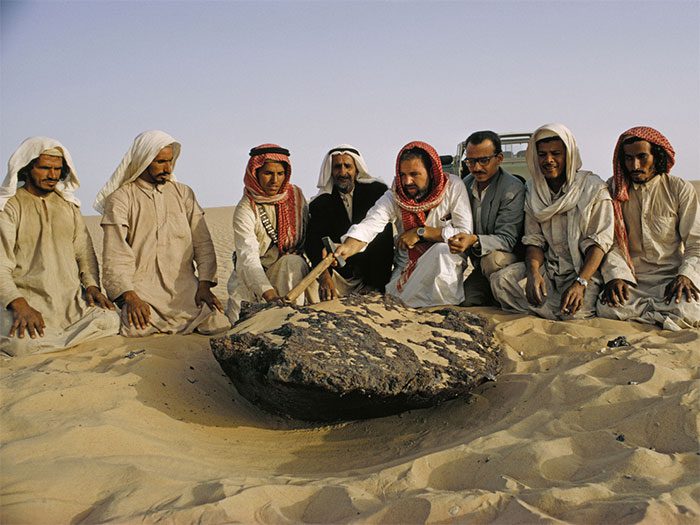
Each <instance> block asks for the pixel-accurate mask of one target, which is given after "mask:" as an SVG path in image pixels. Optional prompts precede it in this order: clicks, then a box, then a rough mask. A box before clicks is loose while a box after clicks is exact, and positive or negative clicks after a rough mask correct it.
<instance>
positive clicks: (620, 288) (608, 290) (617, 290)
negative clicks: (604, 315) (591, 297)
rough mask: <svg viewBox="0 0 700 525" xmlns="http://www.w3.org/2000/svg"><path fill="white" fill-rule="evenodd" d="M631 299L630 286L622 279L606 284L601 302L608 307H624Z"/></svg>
mask: <svg viewBox="0 0 700 525" xmlns="http://www.w3.org/2000/svg"><path fill="white" fill-rule="evenodd" d="M629 298H630V287H629V284H627V282H625V281H624V280H622V279H613V280H612V281H608V282H607V283H606V284H605V288H603V295H602V296H601V298H600V301H601V302H602V303H603V304H607V305H608V306H622V305H623V304H625V303H626V302H627V300H628V299H629Z"/></svg>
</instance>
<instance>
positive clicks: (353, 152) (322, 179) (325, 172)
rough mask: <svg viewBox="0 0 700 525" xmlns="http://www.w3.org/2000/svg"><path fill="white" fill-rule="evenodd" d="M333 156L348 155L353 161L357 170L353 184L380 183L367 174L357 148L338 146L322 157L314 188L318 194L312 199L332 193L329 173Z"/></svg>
mask: <svg viewBox="0 0 700 525" xmlns="http://www.w3.org/2000/svg"><path fill="white" fill-rule="evenodd" d="M333 155H350V156H351V157H352V158H353V160H354V161H355V167H356V168H357V176H356V177H355V182H358V183H360V184H369V183H372V182H381V181H380V180H378V179H375V178H374V177H372V176H371V175H370V174H369V171H368V170H367V164H366V163H365V159H364V158H362V154H361V153H360V152H359V150H358V149H357V148H355V147H354V146H351V145H350V144H340V145H339V146H336V147H335V148H332V149H331V150H330V151H329V152H328V153H326V155H325V157H323V162H322V163H321V172H320V174H319V176H318V182H317V183H316V187H317V188H318V193H317V194H316V195H315V196H314V199H315V198H316V197H318V196H319V195H323V194H324V193H331V192H333V177H332V176H331V171H332V167H333Z"/></svg>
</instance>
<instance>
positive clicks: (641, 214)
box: [598, 126, 700, 330]
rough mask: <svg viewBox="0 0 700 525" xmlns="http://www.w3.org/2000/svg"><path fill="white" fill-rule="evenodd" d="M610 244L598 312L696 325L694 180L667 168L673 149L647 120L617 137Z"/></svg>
mask: <svg viewBox="0 0 700 525" xmlns="http://www.w3.org/2000/svg"><path fill="white" fill-rule="evenodd" d="M613 162H614V174H613V178H612V181H611V182H612V194H613V206H614V209H615V245H614V246H613V249H612V250H611V251H610V253H609V254H608V255H607V257H606V259H605V261H604V262H603V266H602V272H603V277H604V278H605V282H606V285H605V289H604V290H603V294H602V296H601V301H600V303H599V304H598V315H600V316H601V317H608V318H610V319H622V320H628V319H631V320H634V321H640V322H643V323H650V324H654V323H656V324H658V325H660V326H662V327H664V328H666V329H670V330H678V329H679V328H690V327H698V326H700V303H699V302H698V299H699V298H700V295H699V292H698V286H699V285H700V273H699V272H700V218H699V217H698V195H697V193H696V191H695V189H694V188H693V186H692V185H691V184H690V183H689V182H687V181H685V180H683V179H680V178H678V177H674V176H672V175H671V174H670V172H671V168H672V167H673V164H674V162H675V153H674V151H673V148H672V147H671V144H670V143H669V141H668V140H667V139H666V137H664V136H663V135H662V134H661V133H659V132H658V131H656V130H655V129H653V128H648V127H643V126H642V127H635V128H632V129H629V130H627V131H625V132H624V133H623V134H622V135H621V136H620V138H619V139H618V141H617V146H616V147H615V155H614V159H613Z"/></svg>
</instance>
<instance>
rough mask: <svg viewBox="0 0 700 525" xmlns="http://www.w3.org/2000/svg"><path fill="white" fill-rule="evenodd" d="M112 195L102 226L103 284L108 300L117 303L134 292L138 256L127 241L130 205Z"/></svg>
mask: <svg viewBox="0 0 700 525" xmlns="http://www.w3.org/2000/svg"><path fill="white" fill-rule="evenodd" d="M120 197H121V195H120V194H118V193H112V194H111V195H110V196H109V197H107V200H106V201H105V211H104V215H103V216H102V221H101V222H100V225H101V226H102V231H103V232H104V240H103V243H104V244H103V248H102V271H103V276H102V284H104V288H105V291H106V292H107V296H108V297H109V298H110V299H112V300H114V299H117V298H118V297H120V296H121V295H122V294H123V293H124V292H128V291H131V290H134V273H136V256H135V255H134V252H133V250H132V249H131V246H129V243H128V242H127V240H126V238H127V235H128V233H129V221H128V216H129V215H128V214H129V212H128V209H129V206H128V203H127V201H126V200H124V199H122V198H120Z"/></svg>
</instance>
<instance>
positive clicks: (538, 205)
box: [525, 124, 610, 268]
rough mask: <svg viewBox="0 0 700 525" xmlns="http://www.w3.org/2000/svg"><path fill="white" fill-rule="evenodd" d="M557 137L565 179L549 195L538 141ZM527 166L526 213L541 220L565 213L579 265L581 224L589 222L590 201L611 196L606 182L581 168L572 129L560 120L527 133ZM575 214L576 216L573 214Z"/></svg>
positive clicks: (577, 266) (571, 246) (576, 262)
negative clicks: (561, 147)
mask: <svg viewBox="0 0 700 525" xmlns="http://www.w3.org/2000/svg"><path fill="white" fill-rule="evenodd" d="M550 137H559V138H560V139H561V140H562V142H563V143H564V145H565V146H566V182H565V183H564V186H563V187H562V191H563V192H564V194H563V196H562V197H560V198H559V199H557V200H554V201H553V199H552V193H551V191H550V189H549V186H548V185H547V180H546V179H545V177H544V175H543V174H542V172H541V171H540V163H539V160H538V157H537V141H539V140H542V139H546V138H550ZM525 157H526V160H527V167H528V170H529V171H530V174H531V175H532V178H531V179H530V180H529V181H528V182H527V196H526V198H525V213H528V214H530V215H532V216H533V217H535V219H537V221H538V222H540V223H543V222H546V221H548V220H550V219H551V218H552V217H553V216H554V215H558V214H564V213H565V214H567V215H569V216H570V218H571V220H569V221H568V225H569V226H568V242H569V251H570V253H571V257H572V259H573V262H574V266H575V267H576V268H579V267H580V266H581V255H580V250H579V241H580V239H581V228H582V227H583V226H582V225H585V224H588V219H589V217H590V213H591V208H592V205H593V204H594V203H595V202H598V201H599V200H605V199H608V200H609V199H610V196H609V194H608V193H607V187H606V186H605V183H603V181H602V180H601V179H600V177H598V176H597V175H596V174H595V173H592V172H590V171H583V170H581V156H580V154H579V149H578V145H577V144H576V139H575V138H574V136H573V134H572V133H571V131H570V130H569V129H568V128H567V127H566V126H564V125H563V124H545V125H544V126H541V127H539V128H538V129H537V130H536V131H535V132H534V133H533V134H532V136H531V137H530V141H529V143H528V146H527V152H526V154H525ZM574 214H578V216H579V217H577V218H575V217H574Z"/></svg>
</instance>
